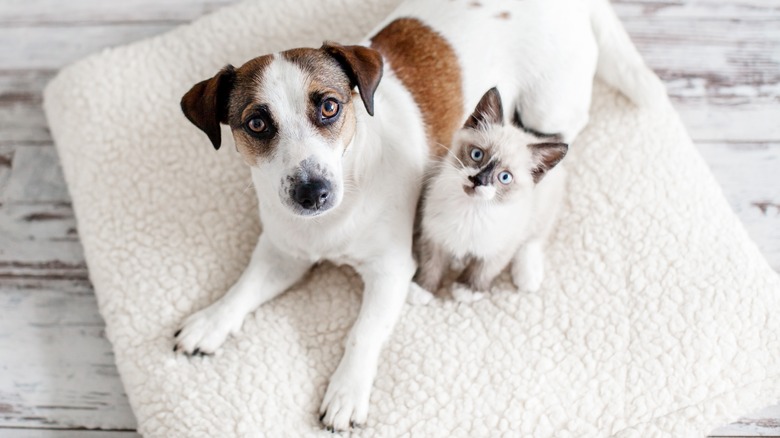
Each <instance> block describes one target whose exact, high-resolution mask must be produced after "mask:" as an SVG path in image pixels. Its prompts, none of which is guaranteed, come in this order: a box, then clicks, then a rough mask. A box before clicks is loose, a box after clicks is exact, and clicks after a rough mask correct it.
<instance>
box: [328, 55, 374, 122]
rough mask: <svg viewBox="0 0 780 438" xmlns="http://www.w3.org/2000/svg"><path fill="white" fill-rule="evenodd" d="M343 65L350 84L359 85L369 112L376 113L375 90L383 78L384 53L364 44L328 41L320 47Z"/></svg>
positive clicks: (361, 96) (361, 95)
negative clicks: (355, 44) (350, 44)
mask: <svg viewBox="0 0 780 438" xmlns="http://www.w3.org/2000/svg"><path fill="white" fill-rule="evenodd" d="M320 49H322V50H324V51H325V53H327V54H328V55H330V56H332V57H333V58H334V59H335V60H336V61H338V63H339V64H340V65H341V68H342V69H343V70H344V72H345V73H346V74H347V76H348V77H349V81H350V83H351V84H350V85H351V86H353V87H354V86H357V87H358V90H360V98H361V99H363V104H364V105H365V106H366V111H368V114H370V115H372V116H373V115H374V92H375V91H376V87H378V86H379V81H381V80H382V67H383V65H384V63H383V61H382V55H381V54H380V53H379V52H377V51H376V50H374V49H370V48H368V47H364V46H342V45H341V44H337V43H333V42H330V41H326V42H325V43H323V44H322V47H321V48H320Z"/></svg>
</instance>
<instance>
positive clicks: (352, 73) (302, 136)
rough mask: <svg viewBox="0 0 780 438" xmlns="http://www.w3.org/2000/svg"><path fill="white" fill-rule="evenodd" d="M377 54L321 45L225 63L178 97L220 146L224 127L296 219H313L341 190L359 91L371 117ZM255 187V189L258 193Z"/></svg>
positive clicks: (378, 72)
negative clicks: (207, 77)
mask: <svg viewBox="0 0 780 438" xmlns="http://www.w3.org/2000/svg"><path fill="white" fill-rule="evenodd" d="M381 78H382V56H381V55H380V54H379V53H378V52H377V51H375V50H372V49H369V48H367V47H363V46H341V45H338V44H334V43H325V44H323V46H322V47H321V48H319V49H293V50H288V51H285V52H281V53H278V54H273V55H266V56H261V57H259V58H255V59H252V60H251V61H248V62H247V63H246V64H244V65H242V66H241V67H239V68H234V67H233V66H231V65H228V66H227V67H225V68H223V69H222V70H221V71H220V72H219V73H217V75H216V76H214V77H213V78H211V79H207V80H205V81H202V82H199V83H198V84H195V86H193V87H192V89H190V91H188V92H187V94H185V95H184V97H183V98H182V100H181V107H182V110H183V111H184V115H186V116H187V118H188V119H189V120H190V121H191V122H192V123H193V124H194V125H195V126H197V127H198V128H200V129H201V130H202V131H203V132H205V133H206V135H208V137H209V139H210V140H211V143H212V144H213V145H214V148H216V149H219V146H220V144H221V141H222V139H221V135H220V123H224V124H227V125H230V128H231V130H232V131H233V138H234V139H235V143H236V148H237V149H238V151H239V152H240V153H241V155H242V156H243V158H244V161H246V163H247V164H248V165H250V166H253V167H256V168H257V169H258V171H259V172H262V173H263V175H264V180H266V181H268V182H269V184H271V185H273V187H264V188H262V189H263V190H267V189H272V190H273V192H275V193H278V198H279V201H280V202H281V203H282V204H283V205H284V206H285V207H286V208H287V209H289V211H291V212H292V213H293V214H295V215H297V216H317V215H320V214H323V213H325V212H327V211H329V210H332V209H334V208H335V207H337V206H338V205H339V204H340V203H341V201H342V198H343V195H344V183H345V181H344V175H343V171H342V162H341V160H342V156H343V155H344V153H345V152H346V149H347V148H348V147H349V145H350V143H351V141H352V139H353V137H354V135H355V128H356V116H355V113H356V111H362V108H359V107H358V105H361V103H355V101H356V99H355V97H356V96H357V93H356V92H355V91H354V89H355V88H357V90H358V91H359V93H360V98H361V100H362V105H363V106H364V107H365V110H366V111H367V112H368V114H370V115H372V116H373V114H374V92H375V91H376V88H377V86H378V85H379V81H380V79H381ZM260 189H261V188H258V190H260Z"/></svg>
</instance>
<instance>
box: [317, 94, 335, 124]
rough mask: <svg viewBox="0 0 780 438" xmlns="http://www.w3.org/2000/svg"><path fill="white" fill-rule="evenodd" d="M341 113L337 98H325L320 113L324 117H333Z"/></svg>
mask: <svg viewBox="0 0 780 438" xmlns="http://www.w3.org/2000/svg"><path fill="white" fill-rule="evenodd" d="M338 113H339V103H338V101H336V99H333V98H331V99H325V100H324V101H322V104H321V105H320V114H322V118H323V119H332V118H334V117H336V115H337V114H338Z"/></svg>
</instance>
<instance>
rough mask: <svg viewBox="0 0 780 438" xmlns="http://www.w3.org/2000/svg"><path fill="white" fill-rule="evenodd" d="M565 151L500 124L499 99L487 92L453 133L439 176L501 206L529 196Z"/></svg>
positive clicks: (564, 147) (494, 91)
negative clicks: (453, 179) (450, 145)
mask: <svg viewBox="0 0 780 438" xmlns="http://www.w3.org/2000/svg"><path fill="white" fill-rule="evenodd" d="M567 150H568V145H566V144H564V143H558V142H555V141H550V140H548V141H544V140H542V139H540V138H539V137H536V136H534V135H532V134H530V133H527V132H525V131H524V130H523V129H522V128H520V127H517V126H514V125H512V124H505V123H504V109H503V107H502V104H501V95H500V94H499V93H498V90H497V89H496V88H491V89H490V90H488V92H487V93H485V95H484V96H482V99H480V101H479V103H478V104H477V107H476V109H475V110H474V112H473V113H472V114H471V116H469V118H468V120H466V123H465V125H464V126H463V128H462V129H460V130H458V132H456V133H455V136H454V138H453V144H452V150H451V153H450V154H449V155H448V156H447V158H446V160H447V161H448V163H447V164H448V165H445V166H444V167H443V169H442V173H443V174H445V173H446V174H449V175H447V176H448V177H452V178H455V180H456V181H458V182H459V183H460V184H461V185H462V187H463V191H464V192H465V193H466V195H467V196H469V197H473V198H475V199H482V200H485V201H494V200H495V201H499V202H501V201H506V200H509V199H513V198H515V197H517V196H521V195H522V194H523V193H526V194H527V193H530V191H531V190H532V189H533V187H534V186H535V185H536V184H537V183H538V182H539V181H541V180H542V178H544V176H545V174H546V173H547V172H548V171H549V170H550V169H552V168H553V167H555V165H556V164H558V162H560V161H561V159H563V157H564V156H565V155H566V152H567ZM456 175H457V176H456ZM442 176H444V175H442ZM447 179H448V180H450V179H449V178H447Z"/></svg>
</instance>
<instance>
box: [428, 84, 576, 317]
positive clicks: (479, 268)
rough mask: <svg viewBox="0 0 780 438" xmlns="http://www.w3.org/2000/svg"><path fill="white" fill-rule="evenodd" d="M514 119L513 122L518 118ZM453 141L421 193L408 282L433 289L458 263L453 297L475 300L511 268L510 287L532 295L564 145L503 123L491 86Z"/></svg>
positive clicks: (561, 175)
mask: <svg viewBox="0 0 780 438" xmlns="http://www.w3.org/2000/svg"><path fill="white" fill-rule="evenodd" d="M515 120H516V122H515V123H517V124H518V125H519V117H518V116H517V115H516V116H515ZM452 143H453V144H452V149H451V150H450V154H449V155H448V156H447V157H446V158H444V161H443V162H442V163H440V169H439V170H438V173H436V174H435V175H433V176H432V177H431V178H430V180H429V181H428V182H427V184H426V188H425V192H424V194H423V199H422V204H421V210H420V214H421V215H422V218H421V220H420V223H419V230H418V231H419V236H418V239H417V242H416V243H417V245H416V251H417V256H418V260H419V268H418V271H417V274H416V275H415V282H416V283H417V284H418V285H419V286H420V287H422V288H423V289H425V290H426V291H430V292H435V291H436V290H437V289H438V288H439V287H440V286H441V281H442V278H443V276H444V274H445V272H446V271H447V270H448V269H449V268H450V267H451V266H452V265H453V264H457V263H462V264H464V266H465V268H464V269H463V271H462V272H461V274H460V276H459V277H458V278H457V280H456V283H455V284H454V285H453V289H452V294H453V297H454V298H455V299H456V300H459V301H474V300H477V299H480V298H482V296H483V294H484V292H485V291H487V290H489V289H490V285H491V283H492V282H493V280H494V279H495V278H496V276H498V274H499V273H501V271H503V269H504V268H505V267H506V266H507V265H508V264H510V263H512V278H513V281H514V283H515V285H516V286H517V287H518V288H519V289H521V290H524V291H536V290H538V289H539V287H540V285H541V282H542V279H543V276H544V254H543V243H544V241H545V239H546V238H547V235H548V234H549V233H550V231H551V230H552V228H553V225H554V222H555V217H556V215H557V213H558V209H559V205H560V203H561V198H562V197H563V191H564V183H565V176H566V175H565V170H564V169H563V168H562V166H560V165H557V164H558V162H560V161H561V159H563V157H564V156H565V155H566V152H567V150H568V146H567V145H566V144H564V143H558V142H555V141H554V140H549V139H548V140H547V141H544V140H540V139H539V137H538V136H537V135H533V134H531V133H529V132H528V131H526V130H525V129H524V128H522V125H520V127H516V126H513V125H511V124H505V123H504V116H503V107H502V103H501V96H500V94H499V93H498V90H497V89H496V88H493V89H491V90H489V91H488V92H487V93H485V95H484V96H483V97H482V99H481V100H480V101H479V104H477V107H476V109H475V110H474V113H473V114H471V116H470V117H469V118H468V120H467V121H466V123H465V125H464V126H463V128H462V129H460V130H459V131H458V132H457V133H456V134H455V136H454V138H453V142H452ZM556 165H557V166H556ZM413 289H414V287H413ZM417 293H418V294H419V293H422V294H426V292H424V291H417ZM428 297H429V298H432V295H430V294H429V293H428ZM429 298H427V299H426V298H424V297H423V298H417V299H414V300H417V301H421V300H422V301H423V302H424V301H428V299H429Z"/></svg>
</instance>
